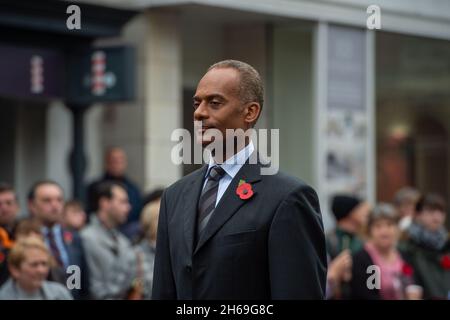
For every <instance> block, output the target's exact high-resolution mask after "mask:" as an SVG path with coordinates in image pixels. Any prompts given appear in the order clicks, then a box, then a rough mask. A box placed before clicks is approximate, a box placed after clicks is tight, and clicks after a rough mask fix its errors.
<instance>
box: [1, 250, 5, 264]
mask: <svg viewBox="0 0 450 320" xmlns="http://www.w3.org/2000/svg"><path fill="white" fill-rule="evenodd" d="M3 261H5V254H4V253H3V252H1V251H0V264H1V263H3Z"/></svg>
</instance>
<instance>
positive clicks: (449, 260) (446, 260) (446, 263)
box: [441, 254, 450, 270]
mask: <svg viewBox="0 0 450 320" xmlns="http://www.w3.org/2000/svg"><path fill="white" fill-rule="evenodd" d="M441 266H442V268H444V269H445V270H450V255H448V254H447V255H445V256H443V257H442V258H441Z"/></svg>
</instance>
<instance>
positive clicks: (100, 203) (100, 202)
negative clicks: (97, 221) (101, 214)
mask: <svg viewBox="0 0 450 320" xmlns="http://www.w3.org/2000/svg"><path fill="white" fill-rule="evenodd" d="M108 204H109V199H108V198H106V197H101V198H100V199H99V200H98V209H99V211H100V210H101V209H104V208H107V207H108Z"/></svg>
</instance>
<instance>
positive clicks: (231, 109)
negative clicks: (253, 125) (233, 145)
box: [194, 68, 250, 148]
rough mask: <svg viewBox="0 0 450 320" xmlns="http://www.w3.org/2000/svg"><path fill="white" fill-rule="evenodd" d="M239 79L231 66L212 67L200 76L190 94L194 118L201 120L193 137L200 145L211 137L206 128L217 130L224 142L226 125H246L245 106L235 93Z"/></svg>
mask: <svg viewBox="0 0 450 320" xmlns="http://www.w3.org/2000/svg"><path fill="white" fill-rule="evenodd" d="M239 83H240V77H239V72H238V71H237V70H235V69H232V68H214V69H212V70H210V71H208V72H207V73H206V74H205V75H204V76H203V78H202V79H201V80H200V82H199V84H198V86H197V91H196V92H195V96H194V120H196V121H202V128H201V129H200V130H198V131H197V132H196V137H197V141H198V142H201V143H202V145H203V147H206V146H207V145H208V144H210V143H211V142H212V141H214V138H212V137H211V136H208V135H205V131H206V130H207V129H212V128H215V129H217V130H219V131H220V132H221V133H222V137H223V138H224V139H225V141H224V142H226V135H225V133H226V129H239V128H240V129H243V130H244V131H245V130H247V129H248V128H249V127H250V124H249V123H248V122H246V121H245V115H246V106H245V104H244V103H243V102H242V101H241V99H240V97H239ZM224 148H225V145H224Z"/></svg>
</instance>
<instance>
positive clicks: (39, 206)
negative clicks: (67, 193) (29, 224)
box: [30, 184, 64, 226]
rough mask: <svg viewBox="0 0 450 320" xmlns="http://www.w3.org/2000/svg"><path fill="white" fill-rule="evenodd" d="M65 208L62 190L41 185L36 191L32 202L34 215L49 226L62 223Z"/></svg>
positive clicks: (50, 185) (48, 185) (55, 186)
mask: <svg viewBox="0 0 450 320" xmlns="http://www.w3.org/2000/svg"><path fill="white" fill-rule="evenodd" d="M63 206H64V199H63V193H62V190H61V188H60V187H59V186H57V185H54V184H43V185H40V186H39V187H38V188H37V189H36V192H35V196H34V199H33V200H32V201H31V202H30V210H31V212H32V213H33V215H34V216H35V217H36V218H37V219H38V220H40V221H41V222H42V223H43V224H44V225H47V226H51V225H53V224H55V223H59V222H60V221H61V218H62V212H63Z"/></svg>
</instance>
